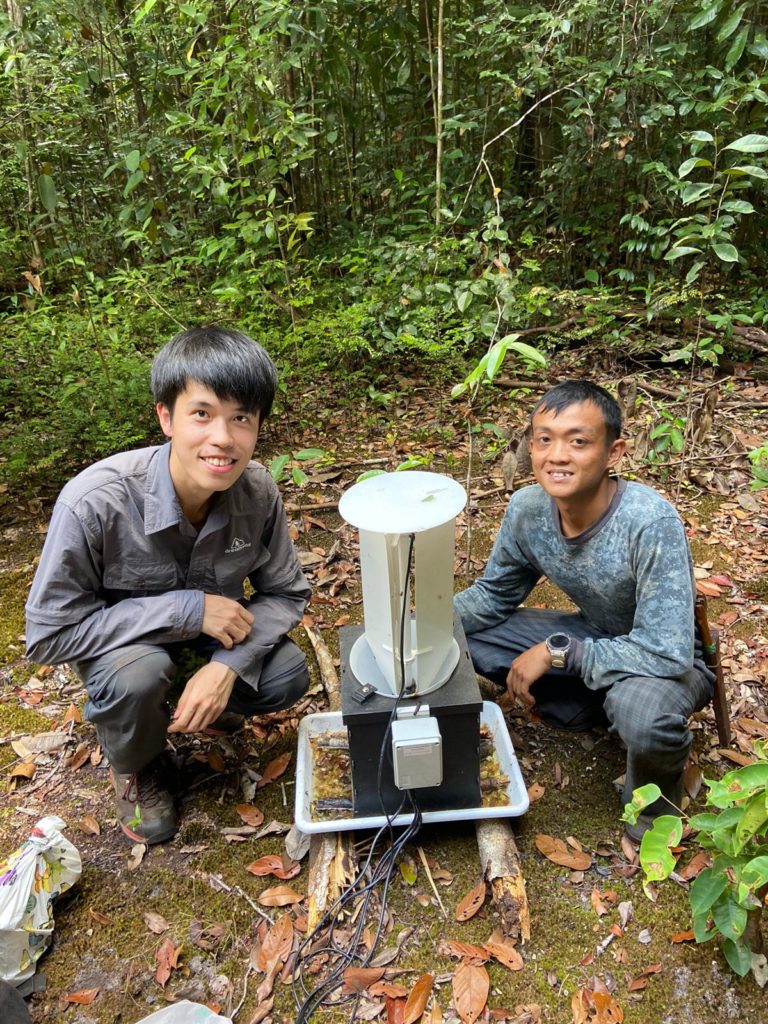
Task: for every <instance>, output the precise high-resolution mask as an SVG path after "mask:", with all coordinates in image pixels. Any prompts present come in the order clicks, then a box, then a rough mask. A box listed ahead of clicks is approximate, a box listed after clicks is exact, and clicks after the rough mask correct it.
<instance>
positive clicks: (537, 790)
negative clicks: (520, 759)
mask: <svg viewBox="0 0 768 1024" xmlns="http://www.w3.org/2000/svg"><path fill="white" fill-rule="evenodd" d="M545 793H546V790H545V789H544V787H543V786H542V785H540V783H538V782H533V783H531V785H530V786H529V787H528V799H529V800H530V802H531V803H534V802H535V801H536V800H541V798H542V797H543V796H544V794H545Z"/></svg>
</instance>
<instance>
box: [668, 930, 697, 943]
mask: <svg viewBox="0 0 768 1024" xmlns="http://www.w3.org/2000/svg"><path fill="white" fill-rule="evenodd" d="M694 938H695V936H694V934H693V932H692V931H687V932H675V934H674V935H673V936H672V941H673V942H693V940H694Z"/></svg>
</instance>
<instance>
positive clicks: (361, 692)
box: [351, 683, 376, 704]
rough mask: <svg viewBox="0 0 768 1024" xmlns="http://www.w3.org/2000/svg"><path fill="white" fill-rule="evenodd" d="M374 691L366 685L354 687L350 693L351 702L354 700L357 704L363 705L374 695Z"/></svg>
mask: <svg viewBox="0 0 768 1024" xmlns="http://www.w3.org/2000/svg"><path fill="white" fill-rule="evenodd" d="M374 693H376V691H375V690H374V688H373V687H372V686H369V685H368V683H361V684H360V686H356V687H355V689H354V690H353V691H352V694H351V696H352V700H356V701H357V703H358V704H365V702H366V701H367V700H368V699H369V698H370V697H372V696H373V695H374Z"/></svg>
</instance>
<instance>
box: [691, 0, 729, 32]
mask: <svg viewBox="0 0 768 1024" xmlns="http://www.w3.org/2000/svg"><path fill="white" fill-rule="evenodd" d="M720 7H721V4H720V3H717V2H715V3H713V4H712V5H711V6H710V7H705V8H704V10H703V11H701V12H700V13H699V14H697V15H696V17H695V18H693V19H692V20H691V21H690V23H689V24H688V31H689V32H695V31H696V29H698V28H704V26H705V25H710V24H711V23H712V22H713V21H714V20H715V18H716V17H717V16H718V14H719V13H720Z"/></svg>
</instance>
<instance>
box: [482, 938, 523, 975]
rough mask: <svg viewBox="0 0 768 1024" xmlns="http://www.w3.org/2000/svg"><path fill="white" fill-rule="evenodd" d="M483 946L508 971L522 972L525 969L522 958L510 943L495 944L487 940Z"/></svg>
mask: <svg viewBox="0 0 768 1024" xmlns="http://www.w3.org/2000/svg"><path fill="white" fill-rule="evenodd" d="M483 945H484V946H485V948H486V949H487V950H488V952H489V953H490V954H491V955H492V956H495V957H496V959H497V960H498V961H499V963H500V964H504V966H505V967H508V968H509V969H510V971H522V969H523V967H525V963H524V962H523V958H522V957H521V956H520V954H519V953H518V952H517V950H516V949H515V947H514V946H513V945H512V944H511V943H509V942H495V941H493V940H492V939H489V940H488V941H487V942H484V943H483Z"/></svg>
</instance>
